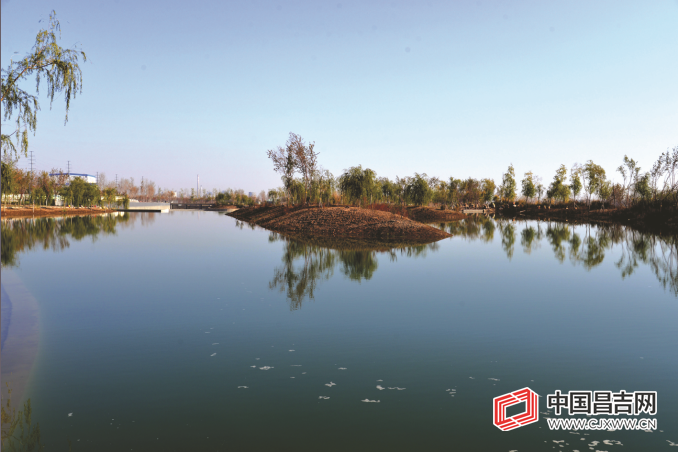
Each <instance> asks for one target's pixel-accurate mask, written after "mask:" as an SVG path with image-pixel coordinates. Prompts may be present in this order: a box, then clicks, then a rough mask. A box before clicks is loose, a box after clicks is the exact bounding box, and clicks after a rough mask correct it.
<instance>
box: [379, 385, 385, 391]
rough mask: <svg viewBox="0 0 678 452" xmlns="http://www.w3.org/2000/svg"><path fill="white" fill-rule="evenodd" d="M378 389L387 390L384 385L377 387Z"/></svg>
mask: <svg viewBox="0 0 678 452" xmlns="http://www.w3.org/2000/svg"><path fill="white" fill-rule="evenodd" d="M377 389H378V390H380V391H383V390H384V389H386V388H385V387H383V386H382V385H377Z"/></svg>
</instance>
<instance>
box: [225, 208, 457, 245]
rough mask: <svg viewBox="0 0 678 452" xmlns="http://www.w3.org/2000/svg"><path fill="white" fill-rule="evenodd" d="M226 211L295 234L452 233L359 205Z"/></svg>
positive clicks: (428, 238)
mask: <svg viewBox="0 0 678 452" xmlns="http://www.w3.org/2000/svg"><path fill="white" fill-rule="evenodd" d="M227 215H229V216H232V217H234V218H236V219H238V220H242V221H247V222H249V223H254V224H256V225H259V226H261V227H264V228H266V229H270V230H272V231H275V232H281V233H285V234H288V235H292V236H306V237H308V236H317V237H334V238H362V239H379V241H381V242H399V243H402V242H409V243H428V242H434V241H437V240H440V239H444V238H446V237H451V235H450V234H448V233H447V232H444V231H441V230H440V229H436V228H433V227H431V226H427V225H425V224H421V223H419V222H417V221H413V220H410V219H408V218H403V217H402V216H400V215H395V214H392V213H388V212H381V211H377V210H367V209H359V208H356V207H351V208H348V207H326V208H323V209H321V208H318V207H313V206H308V207H293V208H287V207H245V208H242V209H239V210H236V211H235V212H231V213H229V214H227Z"/></svg>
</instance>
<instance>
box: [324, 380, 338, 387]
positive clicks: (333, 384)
mask: <svg viewBox="0 0 678 452" xmlns="http://www.w3.org/2000/svg"><path fill="white" fill-rule="evenodd" d="M336 385H337V384H336V383H334V382H332V381H330V382H329V383H325V386H327V387H330V388H331V387H332V386H336Z"/></svg>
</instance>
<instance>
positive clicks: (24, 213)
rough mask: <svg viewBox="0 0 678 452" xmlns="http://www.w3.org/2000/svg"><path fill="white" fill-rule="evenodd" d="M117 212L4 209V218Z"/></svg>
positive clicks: (62, 208)
mask: <svg viewBox="0 0 678 452" xmlns="http://www.w3.org/2000/svg"><path fill="white" fill-rule="evenodd" d="M109 212H115V209H102V208H100V207H92V208H88V207H54V206H50V207H45V206H42V207H39V206H36V207H35V209H33V207H32V206H26V207H5V206H3V207H2V218H26V217H29V218H30V217H63V216H69V215H99V214H102V213H109Z"/></svg>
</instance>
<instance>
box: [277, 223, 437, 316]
mask: <svg viewBox="0 0 678 452" xmlns="http://www.w3.org/2000/svg"><path fill="white" fill-rule="evenodd" d="M268 240H269V242H277V241H283V242H284V246H283V257H282V265H280V266H279V267H277V268H276V269H275V270H274V272H273V278H272V279H271V281H270V282H269V288H270V289H271V290H274V289H277V290H278V291H279V292H281V293H282V292H284V293H285V294H286V296H287V299H288V300H289V302H290V310H293V311H294V310H296V309H299V308H301V305H302V303H303V301H304V300H307V299H311V300H312V299H314V297H315V290H316V288H317V286H318V283H320V282H321V281H325V280H328V279H330V278H331V277H332V276H333V275H334V270H335V268H337V267H338V268H339V270H340V272H341V273H342V274H343V275H344V276H345V277H347V278H349V279H350V280H352V281H355V282H357V283H360V282H361V281H363V280H369V279H371V278H372V276H373V275H374V272H375V271H376V270H377V268H378V266H379V262H378V259H377V256H378V254H384V255H386V256H388V258H389V259H390V260H397V259H398V256H399V255H401V256H407V257H420V256H421V257H424V256H426V254H427V253H428V252H429V251H434V252H435V251H437V250H438V248H439V245H438V244H436V243H430V244H428V245H407V244H404V245H393V244H388V245H387V244H381V243H379V242H374V241H371V242H366V241H357V240H333V239H319V238H313V239H307V240H306V239H299V238H291V237H286V236H283V235H281V234H277V233H270V234H269V239H268Z"/></svg>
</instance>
